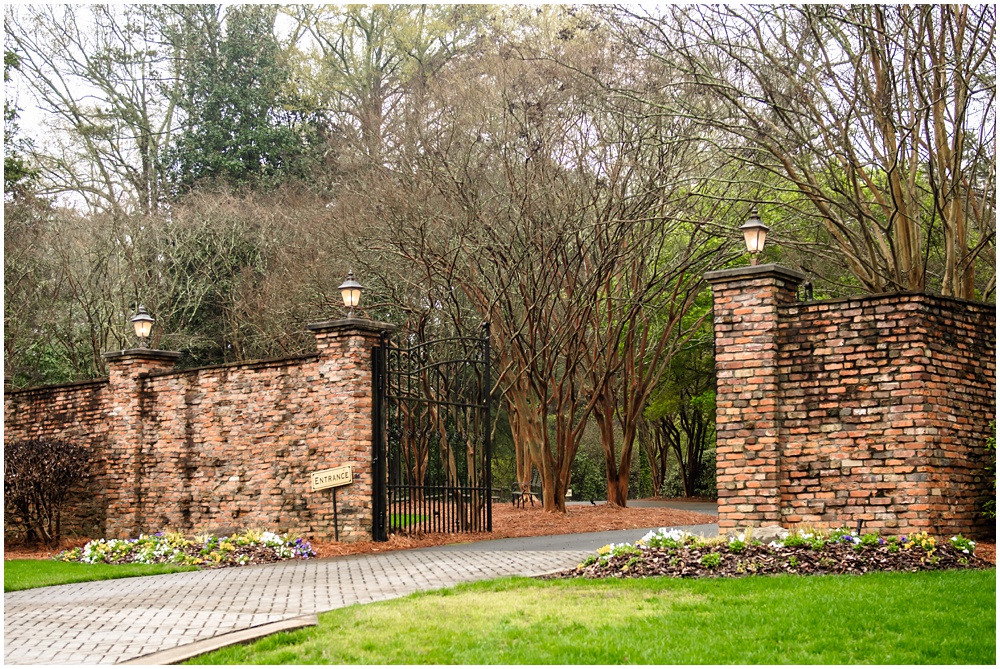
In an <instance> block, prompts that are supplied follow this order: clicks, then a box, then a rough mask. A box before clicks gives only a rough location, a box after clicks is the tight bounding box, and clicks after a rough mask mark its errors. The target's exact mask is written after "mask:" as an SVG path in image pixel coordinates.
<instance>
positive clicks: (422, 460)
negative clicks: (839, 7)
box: [372, 323, 493, 541]
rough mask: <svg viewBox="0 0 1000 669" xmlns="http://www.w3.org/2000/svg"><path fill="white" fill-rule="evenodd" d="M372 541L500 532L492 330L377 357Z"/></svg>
mask: <svg viewBox="0 0 1000 669" xmlns="http://www.w3.org/2000/svg"><path fill="white" fill-rule="evenodd" d="M372 360H373V365H374V370H373V372H374V374H373V382H374V386H375V387H374V398H375V402H374V406H373V407H372V419H373V421H374V425H373V430H372V441H373V442H374V443H373V457H372V465H373V467H372V470H373V471H372V474H373V477H374V484H373V486H372V495H373V499H372V513H373V518H372V535H373V538H374V539H375V540H376V541H386V540H387V539H388V538H389V533H390V532H395V533H417V532H482V531H484V530H485V531H487V532H491V531H493V509H492V506H491V501H492V498H491V491H492V487H493V480H492V472H491V465H492V453H491V444H490V388H491V386H490V328H489V323H484V324H483V330H482V335H481V336H480V337H452V338H447V339H437V340H434V341H429V342H423V343H418V344H414V345H413V346H411V347H409V348H407V347H405V346H403V345H402V344H401V343H400V344H397V343H394V342H393V341H392V340H391V339H390V337H389V335H388V333H385V332H383V333H382V341H381V345H380V346H379V347H377V348H376V349H375V350H374V352H373V356H372Z"/></svg>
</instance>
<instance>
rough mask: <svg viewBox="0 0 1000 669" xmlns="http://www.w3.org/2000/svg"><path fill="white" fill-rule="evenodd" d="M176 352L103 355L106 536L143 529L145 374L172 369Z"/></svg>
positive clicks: (124, 535)
mask: <svg viewBox="0 0 1000 669" xmlns="http://www.w3.org/2000/svg"><path fill="white" fill-rule="evenodd" d="M180 355H181V354H180V353H177V352H174V351H158V350H156V349H149V348H134V349H128V350H125V351H110V352H108V353H104V354H103V357H104V359H105V360H107V361H108V391H107V392H108V395H107V396H108V413H107V421H108V446H107V479H106V480H107V520H106V524H105V534H106V535H107V536H109V537H118V538H128V537H134V536H138V534H139V532H143V531H145V530H146V529H147V528H144V527H143V514H142V489H143V480H142V466H143V462H142V454H143V450H144V449H145V448H146V439H145V435H144V429H143V428H144V425H143V407H144V402H145V401H146V399H147V398H146V397H145V392H144V391H145V376H146V374H148V373H150V372H159V371H167V370H169V369H172V368H173V366H174V364H175V363H176V362H177V359H178V358H179V357H180Z"/></svg>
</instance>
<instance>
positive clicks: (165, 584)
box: [4, 525, 715, 664]
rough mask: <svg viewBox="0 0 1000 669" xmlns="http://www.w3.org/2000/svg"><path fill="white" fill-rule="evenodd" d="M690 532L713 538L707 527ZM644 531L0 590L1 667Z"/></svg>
mask: <svg viewBox="0 0 1000 669" xmlns="http://www.w3.org/2000/svg"><path fill="white" fill-rule="evenodd" d="M690 529H692V530H693V531H700V532H701V533H704V534H708V535H711V534H713V533H714V531H715V526H714V525H706V526H695V527H693V528H690ZM645 532H646V530H625V531H621V532H597V533H591V534H578V535H561V536H553V537H529V538H524V539H502V540H494V541H485V542H476V543H470V544H457V545H452V546H445V547H436V548H427V549H418V550H408V551H394V552H389V553H376V554H369V555H357V556H350V557H344V558H333V559H325V560H308V561H295V562H282V563H277V564H269V565H260V566H254V567H240V568H232V569H217V570H206V571H196V572H183V573H179V574H164V575H161V576H145V577H141V578H126V579H117V580H111V581H98V582H92V583H78V584H72V585H59V586H52V587H48V588H38V589H34V590H22V591H19V592H11V593H5V594H4V664H98V663H99V664H114V663H121V662H126V661H128V660H136V659H137V658H142V657H143V656H148V655H150V654H152V653H158V652H160V651H165V650H167V649H173V648H178V647H181V646H186V645H189V644H193V643H196V642H204V640H207V639H211V638H213V637H218V636H220V635H225V634H231V633H234V632H237V631H239V630H247V629H248V628H253V627H258V626H261V625H268V624H274V623H278V622H280V621H289V620H290V619H295V618H300V617H302V616H308V615H314V614H316V613H319V612H322V611H329V610H332V609H336V608H339V607H342V606H348V605H351V604H358V603H361V604H364V603H369V602H377V601H381V600H385V599H392V598H394V597H400V596H403V595H407V594H410V593H412V592H416V591H418V590H430V589H435V588H442V587H447V586H452V585H456V584H458V583H463V582H470V581H478V580H483V579H489V578H496V577H499V576H514V575H522V576H533V575H539V574H544V573H549V572H552V571H558V570H561V569H568V568H570V567H572V566H574V565H576V564H577V563H578V562H579V561H580V560H581V559H582V558H583V557H584V556H585V555H587V554H588V553H590V552H592V551H593V550H595V549H596V548H598V547H599V546H602V545H604V544H606V543H609V542H612V541H613V542H622V541H635V539H638V538H639V537H640V536H642V535H643V534H644V533H645ZM150 659H151V660H152V659H154V658H150ZM141 661H142V660H140V662H141Z"/></svg>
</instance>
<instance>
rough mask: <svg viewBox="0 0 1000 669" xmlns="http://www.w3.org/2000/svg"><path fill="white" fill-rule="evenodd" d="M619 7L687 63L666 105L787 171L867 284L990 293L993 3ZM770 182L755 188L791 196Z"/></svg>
mask: <svg viewBox="0 0 1000 669" xmlns="http://www.w3.org/2000/svg"><path fill="white" fill-rule="evenodd" d="M615 15H616V17H617V19H616V21H617V26H618V28H619V34H620V35H622V36H623V37H624V38H625V39H626V40H628V41H629V42H630V43H632V44H634V45H636V46H637V47H638V48H640V49H641V50H642V52H643V53H644V54H645V55H646V56H648V57H652V58H655V59H658V60H661V61H662V62H666V63H669V64H670V66H671V67H675V68H679V69H681V70H683V71H684V72H686V73H687V77H688V79H687V84H688V85H689V86H691V87H692V91H693V92H692V94H691V95H688V96H684V97H681V98H678V99H676V100H675V101H673V102H672V103H671V104H670V105H669V108H665V111H666V112H668V113H670V114H679V115H683V116H687V117H691V118H695V119H697V120H699V121H700V122H702V123H703V124H704V125H705V126H706V127H709V128H712V129H714V131H715V132H716V133H722V135H721V136H719V135H717V136H716V139H715V141H716V142H718V143H719V145H720V148H722V149H723V150H725V151H727V152H728V153H729V154H730V155H732V156H733V157H734V158H735V159H737V160H739V161H741V162H742V163H744V164H746V165H748V166H750V167H752V168H754V169H756V170H758V174H766V173H770V174H773V175H775V176H778V177H780V178H781V179H782V180H785V183H787V184H789V187H786V188H787V189H789V190H791V191H793V192H795V193H797V194H798V195H799V196H800V198H801V199H802V202H800V203H793V204H795V206H797V207H798V209H799V211H800V212H801V213H803V214H805V215H808V216H809V217H811V218H813V219H815V220H818V221H820V222H821V223H822V225H823V227H824V229H825V230H826V232H827V234H828V235H829V237H830V239H831V242H832V244H833V245H834V247H835V248H836V249H837V250H838V252H839V253H840V255H841V256H842V257H843V258H844V259H845V261H846V263H847V265H848V266H849V267H850V270H851V272H853V274H854V275H855V276H856V277H857V279H858V280H859V281H860V282H861V283H862V285H863V286H864V287H865V288H867V289H868V290H870V291H873V292H885V291H888V290H923V289H924V288H925V286H928V285H929V282H930V283H932V284H934V285H935V286H939V288H940V290H941V292H942V293H943V294H945V295H954V296H956V297H962V298H969V299H971V298H974V297H976V296H977V295H978V296H987V295H990V294H991V293H992V291H993V290H994V287H995V271H994V268H993V264H994V256H995V210H996V208H995V198H996V196H995V190H996V184H995V167H994V163H995V132H994V128H995V96H996V88H995V71H996V65H995V52H994V50H993V42H994V37H995V27H996V13H995V8H994V7H992V6H981V7H972V6H967V5H962V6H958V5H936V6H931V5H922V6H912V5H898V6H892V7H885V6H878V5H854V6H850V7H833V6H821V5H803V6H777V7H775V6H754V7H739V8H736V7H727V6H711V7H710V6H692V7H675V8H673V9H672V10H670V12H669V13H668V15H667V16H653V15H651V14H648V13H637V12H631V11H628V10H619V11H617V12H616V13H615ZM631 93H632V94H633V95H637V96H639V97H643V98H644V99H647V98H648V97H649V96H647V95H645V93H644V92H643V91H641V90H632V91H631ZM725 137H729V138H730V141H728V142H726V141H724V139H725ZM762 185H763V184H762ZM773 185H774V184H773V183H772V184H771V186H772V191H771V193H772V194H771V195H770V196H768V194H767V193H766V192H765V194H764V197H765V198H766V199H768V200H769V201H770V202H771V203H773V204H780V205H783V206H784V205H788V204H789V202H788V201H787V199H783V198H782V197H781V195H780V193H779V192H777V191H774V190H773ZM779 186H780V184H779ZM938 248H940V249H941V253H940V257H938V253H937V249H938ZM977 267H981V268H982V272H981V274H983V278H981V279H980V283H979V285H978V291H977V286H976V268H977Z"/></svg>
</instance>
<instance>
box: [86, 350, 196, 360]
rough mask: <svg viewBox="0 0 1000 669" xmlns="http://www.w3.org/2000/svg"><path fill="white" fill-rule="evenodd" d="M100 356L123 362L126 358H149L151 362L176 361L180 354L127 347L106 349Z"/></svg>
mask: <svg viewBox="0 0 1000 669" xmlns="http://www.w3.org/2000/svg"><path fill="white" fill-rule="evenodd" d="M101 357H102V358H104V359H105V360H107V361H108V362H123V361H126V360H149V361H151V362H162V363H168V362H177V360H178V359H179V358H180V357H181V354H180V353H178V352H177V351H161V350H159V349H155V348H127V349H124V350H122V351H108V352H107V353H102V354H101Z"/></svg>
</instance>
